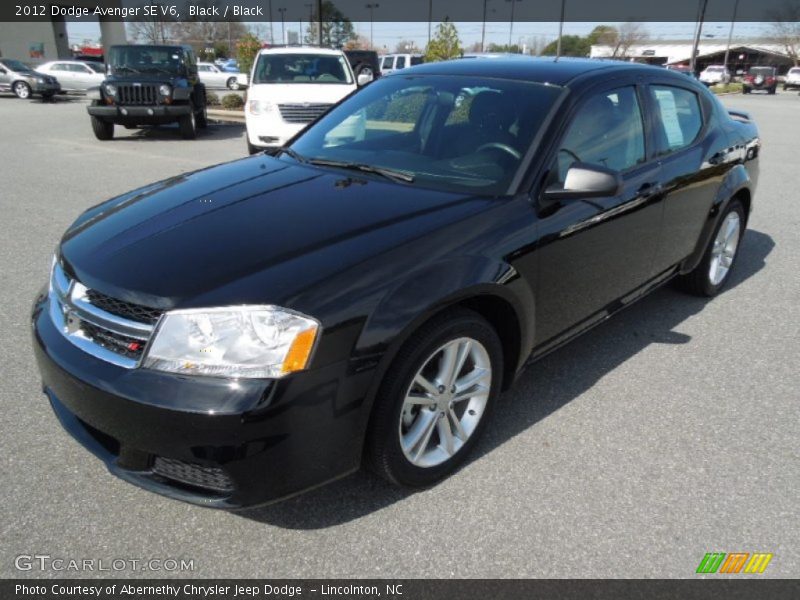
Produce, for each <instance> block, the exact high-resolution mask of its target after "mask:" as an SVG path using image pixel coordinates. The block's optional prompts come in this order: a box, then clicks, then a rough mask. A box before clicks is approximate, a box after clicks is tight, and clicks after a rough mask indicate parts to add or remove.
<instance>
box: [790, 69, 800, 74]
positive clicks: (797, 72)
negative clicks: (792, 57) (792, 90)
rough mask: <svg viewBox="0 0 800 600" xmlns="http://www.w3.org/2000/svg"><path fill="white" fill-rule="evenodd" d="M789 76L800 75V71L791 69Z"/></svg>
mask: <svg viewBox="0 0 800 600" xmlns="http://www.w3.org/2000/svg"><path fill="white" fill-rule="evenodd" d="M789 75H800V69H789Z"/></svg>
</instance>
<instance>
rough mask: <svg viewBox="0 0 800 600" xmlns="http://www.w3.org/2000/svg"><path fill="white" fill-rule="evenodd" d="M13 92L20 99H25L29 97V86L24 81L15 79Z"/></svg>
mask: <svg viewBox="0 0 800 600" xmlns="http://www.w3.org/2000/svg"><path fill="white" fill-rule="evenodd" d="M13 90H14V94H15V95H16V96H17V98H19V99H21V100H27V99H28V98H30V97H31V93H32V92H31V86H29V85H28V84H27V83H25V82H24V81H17V82H16V83H15V84H14V86H13Z"/></svg>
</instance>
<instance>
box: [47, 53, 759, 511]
mask: <svg viewBox="0 0 800 600" xmlns="http://www.w3.org/2000/svg"><path fill="white" fill-rule="evenodd" d="M759 148H760V142H759V139H758V134H757V130H756V127H755V125H754V124H753V123H752V122H751V121H750V119H749V117H748V116H747V115H746V114H742V113H735V114H731V113H729V112H728V111H726V110H725V109H724V108H723V107H722V105H721V104H720V103H719V102H718V100H716V99H715V98H714V97H713V96H712V95H711V94H710V93H709V92H708V91H707V90H706V89H705V86H703V85H701V84H699V83H697V82H695V81H694V80H692V79H690V78H687V77H685V76H683V75H681V74H678V73H672V72H670V71H668V70H665V69H659V68H655V67H648V66H643V65H636V64H628V63H615V62H604V61H587V60H559V61H553V60H535V59H522V58H519V59H514V58H507V59H506V58H502V59H497V60H491V61H489V60H486V61H475V60H456V61H450V62H446V63H438V64H426V65H422V66H419V67H415V68H411V69H405V70H403V71H400V72H397V73H396V74H393V75H390V76H388V77H385V78H382V79H380V80H378V81H376V82H374V83H372V84H370V85H368V86H366V87H364V88H363V89H362V90H361V91H359V92H358V93H356V94H354V95H352V96H350V97H349V98H347V99H346V100H344V101H343V102H342V103H340V104H339V105H337V106H335V107H334V108H333V109H332V110H330V111H329V112H328V113H327V114H326V115H324V116H323V117H322V118H321V119H319V120H318V121H317V122H316V123H314V124H313V125H312V126H310V127H309V128H307V129H306V130H305V131H304V132H302V133H301V134H300V135H299V136H297V137H296V138H295V139H294V140H293V141H292V142H291V143H290V144H289V145H288V146H287V147H285V148H283V149H282V150H280V151H279V152H278V153H277V154H276V155H274V156H268V155H266V154H260V155H256V156H253V157H249V158H245V159H242V160H237V161H234V162H231V163H228V164H223V165H219V166H216V167H212V168H208V169H204V170H201V171H197V172H194V173H189V174H183V175H179V176H176V177H174V178H172V179H168V180H166V181H161V182H159V183H154V184H152V185H149V186H146V187H144V188H141V189H138V190H135V191H132V192H130V193H127V194H124V195H122V196H120V197H117V198H113V199H111V200H108V201H107V202H104V203H102V204H100V205H97V206H95V207H93V208H90V209H89V210H87V211H86V212H85V213H83V214H82V215H81V216H80V217H79V218H78V219H77V221H75V223H74V224H73V225H72V226H71V227H70V228H69V229H68V230H67V232H66V233H65V234H64V237H63V239H62V240H61V243H60V245H59V247H58V250H57V253H56V256H55V258H54V261H53V269H52V276H51V280H50V284H49V286H48V287H47V288H45V289H44V290H43V291H42V293H41V295H40V296H39V297H38V298H37V299H36V301H35V305H34V309H33V317H32V318H33V336H34V347H35V353H36V358H37V361H38V364H39V369H40V371H41V375H42V379H43V385H44V391H45V393H46V394H47V396H48V398H49V401H50V403H51V405H52V407H53V409H54V411H55V413H56V414H57V416H58V417H59V419H60V420H61V423H62V424H63V426H64V427H65V428H66V429H67V430H68V431H69V433H71V434H72V435H73V436H74V437H75V438H76V439H77V440H78V441H79V442H81V443H82V444H83V445H84V446H86V447H87V448H88V449H89V450H90V451H92V452H93V453H94V454H95V455H96V456H98V457H99V458H100V459H101V460H102V461H104V463H105V464H106V465H107V466H108V468H109V469H110V470H111V472H112V473H114V474H116V475H118V476H119V477H122V478H124V479H125V480H127V481H130V482H132V483H135V484H137V485H140V486H142V487H145V488H147V489H149V490H152V491H155V492H158V493H161V494H165V495H168V496H171V497H174V498H179V499H182V500H186V501H190V502H195V503H198V504H202V505H205V506H214V507H224V508H235V507H242V506H248V505H253V504H259V503H264V502H268V501H273V500H276V499H280V498H283V497H286V496H288V495H291V494H294V493H297V492H299V491H302V490H305V489H308V488H310V487H313V486H316V485H319V484H322V483H325V482H327V481H330V480H333V479H336V478H338V477H341V476H343V475H345V474H347V473H350V472H352V471H354V470H356V469H358V468H359V467H360V465H361V464H362V462H365V463H366V464H368V465H369V466H370V467H371V468H372V469H374V470H375V471H376V472H377V473H378V474H380V475H381V476H383V477H385V478H386V479H388V480H389V481H391V482H393V483H395V484H398V485H403V486H425V485H430V484H433V483H434V482H436V481H438V480H440V479H442V478H443V477H445V476H446V475H447V474H449V473H451V472H452V471H453V470H454V469H455V468H456V467H457V466H458V465H459V464H461V463H462V462H463V461H464V459H465V458H466V457H467V455H468V454H469V451H470V449H471V448H472V447H473V446H475V444H476V443H477V442H478V439H479V438H480V435H481V433H482V431H483V429H484V428H485V427H486V426H487V422H488V420H489V417H490V414H491V412H492V410H493V408H494V406H495V404H496V400H497V397H498V394H499V393H500V392H501V391H502V390H503V389H505V388H508V387H509V386H510V385H512V383H513V382H514V379H515V378H516V376H517V375H518V374H519V373H520V371H521V369H522V368H523V367H524V366H525V365H526V363H528V362H529V361H531V360H535V359H536V358H538V357H541V356H542V355H544V354H545V353H547V352H549V351H551V350H553V349H554V348H556V347H558V346H560V345H562V344H564V343H566V342H567V341H569V340H571V339H572V338H574V337H575V336H577V335H579V334H580V333H582V332H584V331H586V330H587V329H589V328H591V327H592V326H594V325H596V324H598V323H600V322H602V321H603V320H604V319H606V318H607V317H608V316H609V315H611V314H613V313H615V312H617V311H619V310H621V309H623V308H624V307H626V306H627V305H629V304H630V303H632V302H634V301H635V300H637V299H638V298H640V297H642V296H643V295H644V294H646V293H647V292H649V291H651V290H653V289H654V288H656V287H658V286H660V285H662V284H664V283H666V282H667V281H670V280H673V279H675V280H676V281H677V282H678V283H679V284H680V285H682V286H683V287H684V288H685V289H686V290H688V291H690V292H693V293H695V294H700V295H705V296H713V295H715V294H717V293H719V292H720V290H722V289H723V288H724V286H725V284H726V282H727V281H728V279H729V277H730V273H731V269H732V268H733V267H734V266H735V262H736V256H737V250H738V249H739V245H740V241H741V239H742V236H743V234H744V231H745V227H746V225H747V219H748V216H749V215H750V211H751V207H752V198H753V193H754V190H755V185H756V179H757V165H758V155H759ZM531 401H534V402H535V401H536V399H535V398H532V399H531ZM586 426H587V427H591V426H592V424H591V423H587V424H586Z"/></svg>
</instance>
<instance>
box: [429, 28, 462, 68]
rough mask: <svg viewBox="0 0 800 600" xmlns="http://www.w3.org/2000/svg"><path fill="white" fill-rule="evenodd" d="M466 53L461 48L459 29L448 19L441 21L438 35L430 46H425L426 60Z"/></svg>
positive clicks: (447, 57) (454, 56) (437, 31)
mask: <svg viewBox="0 0 800 600" xmlns="http://www.w3.org/2000/svg"><path fill="white" fill-rule="evenodd" d="M462 54H464V51H463V50H462V49H461V40H459V39H458V29H456V26H455V25H453V24H452V23H451V22H450V21H449V20H448V19H445V20H444V21H443V22H442V23H439V25H438V27H437V28H436V35H434V36H433V39H431V41H430V43H429V44H428V47H427V48H425V62H435V61H437V60H449V59H451V58H458V57H459V56H461V55H462Z"/></svg>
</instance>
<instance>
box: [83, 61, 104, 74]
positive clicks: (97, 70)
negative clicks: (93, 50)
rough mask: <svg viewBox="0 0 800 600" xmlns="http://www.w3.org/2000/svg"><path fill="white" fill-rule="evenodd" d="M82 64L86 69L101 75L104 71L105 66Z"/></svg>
mask: <svg viewBox="0 0 800 600" xmlns="http://www.w3.org/2000/svg"><path fill="white" fill-rule="evenodd" d="M83 64H85V65H86V66H87V67H89V68H90V69H91V70H92V71H94V72H95V73H103V72H104V71H105V66H104V65H101V64H100V63H93V62H85V63H83Z"/></svg>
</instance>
